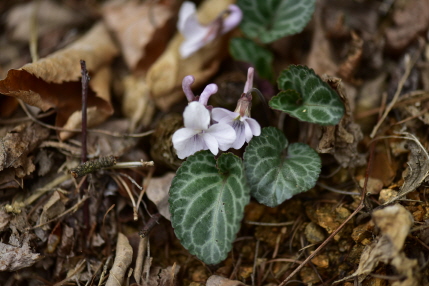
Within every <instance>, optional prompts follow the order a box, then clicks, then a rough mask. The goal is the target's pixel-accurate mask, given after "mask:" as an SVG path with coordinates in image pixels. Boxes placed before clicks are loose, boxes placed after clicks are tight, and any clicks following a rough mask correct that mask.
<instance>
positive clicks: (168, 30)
mask: <svg viewBox="0 0 429 286" xmlns="http://www.w3.org/2000/svg"><path fill="white" fill-rule="evenodd" d="M176 6H177V3H176V1H171V0H166V1H156V2H155V1H143V2H141V1H135V0H133V1H127V2H125V3H124V2H123V1H122V2H118V1H114V2H110V3H108V4H107V5H106V6H105V7H104V9H103V17H104V19H105V21H106V25H107V26H108V27H109V29H111V30H112V31H113V33H114V35H115V37H116V38H117V39H118V42H119V44H120V46H121V50H122V54H123V56H124V59H125V62H126V63H127V65H128V68H130V69H131V70H136V69H138V70H139V71H140V70H142V71H145V70H147V68H148V67H149V66H150V65H151V64H153V62H154V61H155V60H156V59H157V58H158V57H159V56H160V55H161V53H162V52H163V51H164V49H165V47H166V46H167V43H168V40H169V38H170V37H171V34H172V32H173V29H174V25H173V24H174V23H172V21H170V20H171V18H172V17H173V15H174V13H175V10H176V8H177V7H176Z"/></svg>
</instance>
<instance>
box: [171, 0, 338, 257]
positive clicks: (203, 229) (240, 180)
mask: <svg viewBox="0 0 429 286" xmlns="http://www.w3.org/2000/svg"><path fill="white" fill-rule="evenodd" d="M265 4H266V3H265V2H264V1H252V0H239V1H238V5H239V7H240V8H241V9H242V10H240V8H238V6H235V5H231V6H229V8H228V11H229V13H230V14H229V15H228V16H227V17H224V15H220V16H219V17H218V18H217V19H216V20H215V21H213V22H212V23H211V24H209V25H207V26H203V25H201V24H200V23H199V22H198V21H197V18H196V14H195V5H194V4H192V3H189V2H185V3H184V4H183V6H182V8H181V11H180V15H179V18H180V19H179V23H178V29H179V31H180V32H181V33H182V34H183V35H184V38H185V40H184V42H183V43H182V46H181V47H180V51H179V52H180V54H181V56H182V57H183V58H185V57H188V56H190V55H192V54H193V53H194V52H196V51H197V50H198V49H200V48H201V47H203V46H204V45H206V44H207V43H209V42H210V41H212V40H213V39H215V38H216V37H217V36H218V35H219V34H222V33H226V32H227V31H229V30H230V29H232V28H233V27H235V26H236V25H238V23H239V22H240V21H241V19H242V16H243V23H242V24H241V28H242V30H243V32H244V34H245V35H247V36H248V37H249V38H252V39H253V38H256V39H258V42H262V43H269V42H272V41H274V40H276V39H278V38H280V37H283V36H285V35H288V34H289V35H290V34H294V33H297V32H299V31H301V30H302V29H303V28H304V27H305V25H306V23H307V22H308V21H309V19H310V18H311V15H312V13H313V11H314V4H315V0H302V1H292V0H279V1H274V2H272V3H271V4H270V5H265ZM242 11H243V12H244V15H242ZM230 51H231V55H232V56H233V57H235V58H236V59H238V60H242V61H247V62H250V63H252V64H253V66H255V67H256V69H257V71H258V72H259V75H260V76H262V77H265V78H269V79H271V78H272V77H273V72H272V66H271V62H272V59H273V56H272V54H271V52H269V51H268V50H267V49H265V48H264V47H261V46H259V44H257V43H256V42H254V41H252V40H249V39H243V38H235V39H233V40H232V41H231V43H230ZM253 74H254V69H253V68H250V69H249V70H248V75H247V81H246V84H245V87H244V90H243V94H242V95H241V97H240V99H239V100H238V102H237V108H236V109H235V110H234V111H229V110H226V109H223V108H218V107H215V108H213V107H212V106H208V105H207V103H208V100H209V97H210V96H212V95H214V94H215V93H216V92H217V90H218V88H217V86H216V85H215V84H209V85H207V86H206V88H205V89H204V91H203V92H202V93H201V95H200V96H195V95H194V94H193V92H192V90H191V85H192V84H193V83H194V81H195V79H194V77H193V76H191V75H190V76H187V77H185V78H184V79H183V82H182V87H183V91H184V93H185V95H186V97H187V99H188V102H189V104H188V106H187V107H186V108H185V111H184V113H183V118H184V125H185V127H184V128H181V129H179V130H177V131H176V132H175V133H174V135H173V138H172V140H173V146H174V148H175V149H176V152H177V155H178V157H179V158H180V159H185V158H186V161H184V162H183V163H182V165H181V166H180V168H179V169H178V170H177V173H176V176H175V177H174V179H173V181H172V184H171V187H170V197H169V204H170V213H171V223H172V226H173V228H174V232H175V233H176V236H177V237H178V239H179V240H180V241H181V243H182V245H183V246H184V247H185V248H186V249H188V251H189V252H190V253H191V254H194V255H196V256H197V257H198V258H199V259H201V260H202V261H204V262H205V263H207V264H216V263H219V262H221V261H222V260H224V259H225V258H226V257H227V255H228V252H229V251H230V250H231V248H232V245H233V242H234V239H235V237H236V234H237V232H238V231H239V229H240V225H241V220H242V219H243V216H244V207H245V206H246V205H247V204H248V203H249V200H250V197H251V196H252V197H254V198H255V199H256V200H257V201H258V202H259V203H262V204H265V205H267V206H269V207H275V206H278V205H279V204H281V203H283V202H284V201H285V200H287V199H290V198H291V197H292V196H294V195H296V194H298V193H301V192H305V191H307V190H309V189H311V188H313V187H314V185H315V184H316V181H317V179H318V177H319V174H320V170H321V160H320V157H319V155H318V154H317V152H316V151H315V150H313V149H312V148H311V147H310V146H308V145H307V144H303V143H293V144H289V143H288V140H287V139H286V137H285V135H284V134H283V132H282V131H281V130H278V129H277V128H274V127H265V128H263V129H262V130H261V127H260V125H259V123H258V122H257V121H256V120H254V119H252V118H251V117H250V109H251V103H252V94H251V92H252V86H253ZM278 89H279V90H280V92H279V93H278V94H277V95H276V96H274V97H273V98H272V99H271V100H270V101H269V103H268V104H269V106H270V107H271V108H272V109H275V110H279V111H281V112H285V113H288V114H289V115H290V116H292V117H295V118H297V119H298V120H301V121H306V122H310V123H313V124H320V125H335V124H338V123H339V122H340V120H341V118H342V116H343V114H344V106H343V103H342V101H341V99H340V98H339V96H338V94H337V93H336V92H335V91H334V90H333V89H332V88H331V87H330V86H329V85H328V84H327V83H325V82H324V81H323V80H322V79H321V78H320V77H319V76H317V75H316V74H315V73H314V71H313V70H312V69H309V68H307V67H305V66H293V65H292V66H290V67H289V68H287V69H285V70H284V71H283V72H282V73H281V74H280V76H279V78H278ZM245 142H247V143H248V145H247V146H246V149H245V152H244V154H243V159H242V158H240V157H238V156H236V155H234V154H232V153H223V154H221V155H220V156H217V155H218V153H219V150H221V151H227V150H228V149H229V148H234V149H240V148H242V147H243V146H244V145H245ZM215 156H217V158H216V157H215Z"/></svg>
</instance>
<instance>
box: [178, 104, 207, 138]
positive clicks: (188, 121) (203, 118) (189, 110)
mask: <svg viewBox="0 0 429 286" xmlns="http://www.w3.org/2000/svg"><path fill="white" fill-rule="evenodd" d="M183 121H184V123H185V127H186V128H190V129H195V130H200V131H201V130H207V128H208V127H209V124H210V112H209V111H208V110H207V108H206V107H205V106H204V105H202V104H201V103H199V102H198V101H192V102H191V103H189V104H188V106H187V107H186V108H185V112H183Z"/></svg>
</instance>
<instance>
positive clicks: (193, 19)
mask: <svg viewBox="0 0 429 286" xmlns="http://www.w3.org/2000/svg"><path fill="white" fill-rule="evenodd" d="M196 10H197V9H196V7H195V3H193V2H189V1H185V2H183V4H182V6H181V7H180V11H179V21H178V22H177V29H178V30H179V32H180V33H181V34H182V35H183V37H184V38H185V40H184V41H183V43H182V44H181V46H180V48H179V52H180V55H181V56H182V58H184V59H185V58H187V57H189V56H190V55H192V54H193V53H195V52H196V51H198V50H199V49H200V48H202V47H204V46H205V45H207V44H208V43H210V42H211V41H213V40H214V39H215V38H216V37H218V36H219V35H223V34H225V33H227V32H229V31H230V30H232V29H233V28H235V27H236V26H237V25H238V24H239V23H240V22H241V19H242V18H243V13H242V12H241V10H240V8H239V7H238V6H237V5H233V4H232V5H229V6H228V11H229V15H228V16H227V17H223V14H224V13H222V14H221V15H219V17H218V18H217V19H215V20H214V21H213V22H211V23H210V24H209V25H207V26H204V25H201V24H200V23H199V22H198V19H197V14H196Z"/></svg>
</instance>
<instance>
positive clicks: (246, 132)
mask: <svg viewBox="0 0 429 286" xmlns="http://www.w3.org/2000/svg"><path fill="white" fill-rule="evenodd" d="M243 125H244V137H245V138H246V142H249V141H250V140H251V139H252V137H253V133H252V130H251V129H250V126H249V123H248V122H247V120H245V121H243Z"/></svg>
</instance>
